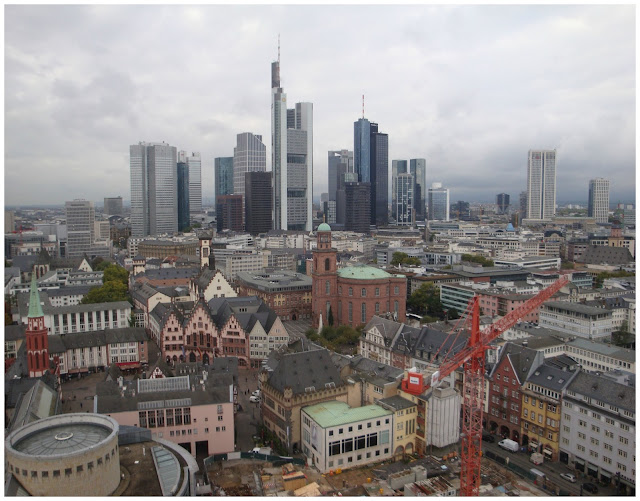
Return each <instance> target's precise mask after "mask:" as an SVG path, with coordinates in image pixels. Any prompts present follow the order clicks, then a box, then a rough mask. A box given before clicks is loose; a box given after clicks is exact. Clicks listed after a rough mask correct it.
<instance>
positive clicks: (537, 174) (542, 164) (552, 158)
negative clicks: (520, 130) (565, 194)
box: [527, 150, 556, 219]
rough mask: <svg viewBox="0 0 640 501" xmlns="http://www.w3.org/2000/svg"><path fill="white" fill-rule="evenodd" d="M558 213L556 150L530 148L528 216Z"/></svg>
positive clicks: (537, 216) (544, 217)
mask: <svg viewBox="0 0 640 501" xmlns="http://www.w3.org/2000/svg"><path fill="white" fill-rule="evenodd" d="M555 215H556V150H529V159H528V166H527V218H528V219H551V218H552V217H553V216H555Z"/></svg>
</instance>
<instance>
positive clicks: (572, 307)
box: [542, 301, 611, 315]
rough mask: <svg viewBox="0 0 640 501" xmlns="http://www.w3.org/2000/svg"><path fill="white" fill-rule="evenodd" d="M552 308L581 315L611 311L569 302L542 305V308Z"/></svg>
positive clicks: (551, 302)
mask: <svg viewBox="0 0 640 501" xmlns="http://www.w3.org/2000/svg"><path fill="white" fill-rule="evenodd" d="M545 307H550V308H556V309H559V310H564V311H571V312H574V313H580V314H582V315H601V314H602V313H603V312H607V311H609V312H610V311H611V310H605V309H604V308H594V307H593V306H586V305H584V304H581V303H570V302H568V301H547V302H545V303H544V304H543V305H542V308H545Z"/></svg>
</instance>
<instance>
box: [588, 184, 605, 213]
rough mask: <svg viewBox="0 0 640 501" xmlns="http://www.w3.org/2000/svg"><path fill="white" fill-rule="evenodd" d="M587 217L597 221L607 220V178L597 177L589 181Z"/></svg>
mask: <svg viewBox="0 0 640 501" xmlns="http://www.w3.org/2000/svg"><path fill="white" fill-rule="evenodd" d="M588 215H589V217H595V218H596V222H598V223H607V222H609V180H608V179H603V178H601V177H597V178H596V179H592V180H591V181H589V205H588Z"/></svg>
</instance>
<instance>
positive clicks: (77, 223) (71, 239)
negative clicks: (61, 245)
mask: <svg viewBox="0 0 640 501" xmlns="http://www.w3.org/2000/svg"><path fill="white" fill-rule="evenodd" d="M64 208H65V212H66V215H67V257H70V258H74V257H82V256H84V254H85V253H87V254H88V253H89V252H90V251H91V247H92V245H93V242H94V240H95V220H96V211H95V208H94V207H93V202H89V201H88V200H73V201H72V202H65V204H64Z"/></svg>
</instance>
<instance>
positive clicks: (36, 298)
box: [25, 272, 49, 377]
mask: <svg viewBox="0 0 640 501" xmlns="http://www.w3.org/2000/svg"><path fill="white" fill-rule="evenodd" d="M27 321H28V323H27V330H26V332H25V335H26V342H27V366H28V368H29V377H40V376H42V375H43V374H44V373H45V371H47V370H48V369H49V339H48V337H47V335H48V333H47V328H46V327H45V325H44V313H43V312H42V307H41V306H40V294H39V293H38V285H37V283H36V274H35V272H34V273H33V274H32V277H31V292H30V296H29V315H28V317H27Z"/></svg>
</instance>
